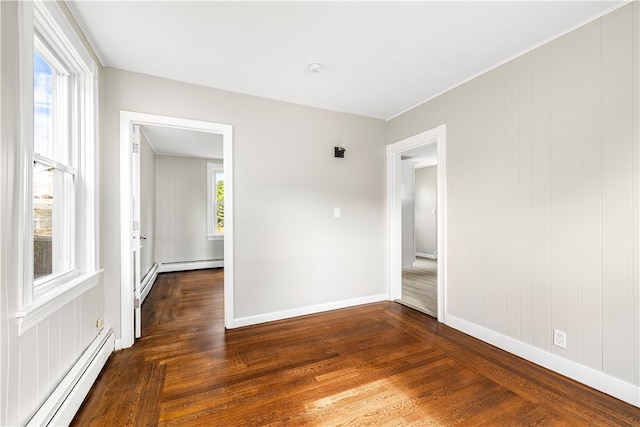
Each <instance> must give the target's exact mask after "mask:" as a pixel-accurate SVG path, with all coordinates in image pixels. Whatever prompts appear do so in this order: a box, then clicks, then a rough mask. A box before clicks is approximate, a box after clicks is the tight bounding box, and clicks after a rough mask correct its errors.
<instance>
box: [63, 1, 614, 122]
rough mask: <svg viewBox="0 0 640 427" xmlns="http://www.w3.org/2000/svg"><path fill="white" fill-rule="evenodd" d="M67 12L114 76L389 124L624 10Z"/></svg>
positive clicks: (309, 6) (176, 5)
mask: <svg viewBox="0 0 640 427" xmlns="http://www.w3.org/2000/svg"><path fill="white" fill-rule="evenodd" d="M67 3H68V4H69V6H70V8H71V10H72V12H73V14H74V15H75V16H76V18H77V20H78V21H79V23H80V26H81V28H82V29H83V31H84V32H85V35H86V36H87V38H88V40H89V41H90V43H91V44H92V46H93V47H94V50H95V51H96V53H97V55H98V57H99V59H100V61H101V62H102V65H104V66H109V67H116V68H120V69H124V70H130V71H135V72H139V73H144V74H150V75H155V76H160V77H165V78H169V79H175V80H181V81H185V82H190V83H195V84H199V85H204V86H209V87H214V88H219V89H224V90H229V91H234V92H239V93H245V94H250V95H256V96H261V97H266V98H272V99H278V100H283V101H288V102H293V103H297V104H302V105H309V106H314V107H320V108H324V109H329V110H334V111H340V112H347V113H353V114H358V115H363V116H368V117H375V118H380V119H385V120H386V119H390V118H392V117H394V116H396V115H398V114H400V113H402V112H404V111H406V110H408V109H411V108H412V107H415V106H417V105H419V104H421V103H423V102H425V101H427V100H429V99H431V98H433V97H434V96H436V95H438V94H440V93H442V92H444V91H446V90H448V89H451V88H452V87H455V86H456V85H458V84H460V83H462V82H464V81H467V80H469V79H470V78H472V77H474V76H476V75H478V74H480V73H482V72H484V71H486V70H488V69H490V68H492V67H494V66H496V65H497V64H500V63H503V62H504V61H506V60H507V59H509V58H513V57H514V56H516V55H518V54H520V53H523V52H525V51H527V50H529V49H531V48H532V47H534V46H536V45H539V44H540V43H542V42H544V41H547V40H549V39H550V38H553V37H555V36H557V35H558V34H561V33H563V32H565V31H566V30H567V29H570V28H574V27H575V26H577V25H579V24H582V23H584V22H586V21H588V20H590V19H592V18H593V17H595V16H599V15H601V14H602V13H603V12H604V11H607V10H610V9H611V8H614V7H617V6H619V5H620V4H621V3H625V2H624V1H622V2H620V1H549V2H542V1H497V2H485V1H470V2H461V1H446V2H445V1H440V2H438V1H424V2H418V1H411V2H364V1H355V2H308V1H298V2H294V1H287V2H267V1H259V2H244V1H236V2H218V1H197V2H186V1H140V2H138V1H126V2H125V1H113V0H111V1H73V0H67ZM314 61H317V62H320V63H322V64H323V69H322V71H320V72H319V73H314V72H312V71H309V70H308V69H307V66H308V65H309V64H310V63H311V62H314Z"/></svg>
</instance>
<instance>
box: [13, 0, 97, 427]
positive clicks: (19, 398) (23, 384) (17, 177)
mask: <svg viewBox="0 0 640 427" xmlns="http://www.w3.org/2000/svg"><path fill="white" fill-rule="evenodd" d="M30 7H31V5H30V3H28V2H24V3H22V2H0V22H2V25H0V40H1V41H2V43H1V44H0V45H1V46H2V49H1V51H0V93H1V94H2V96H1V97H0V130H1V132H0V138H1V141H0V196H1V198H2V203H0V236H2V238H0V272H1V274H0V313H1V316H0V379H1V384H2V387H0V425H2V426H17V425H24V424H26V423H27V422H28V420H29V419H30V418H31V417H32V416H33V414H34V413H35V412H36V410H37V409H38V407H39V406H40V405H41V404H42V403H43V402H44V400H45V399H46V398H47V397H48V396H49V394H50V393H51V391H52V390H53V389H54V388H55V387H56V385H57V384H58V383H59V382H60V380H61V379H62V378H63V377H64V375H65V374H66V373H67V372H68V371H69V369H70V368H71V367H72V366H73V364H74V363H75V362H76V360H77V359H78V358H79V357H80V356H81V355H82V353H83V352H84V350H85V349H86V348H87V347H88V346H89V344H90V343H91V341H92V340H93V339H94V338H95V337H96V335H97V333H98V331H99V330H98V328H96V320H97V319H99V318H103V317H104V287H103V284H102V282H100V284H98V285H97V286H95V287H94V288H92V289H91V290H89V291H87V292H85V293H84V294H82V295H81V296H79V297H77V298H76V299H74V300H73V301H71V302H69V303H68V304H66V305H65V306H63V307H61V308H59V309H58V310H56V311H54V312H53V313H52V314H51V315H49V316H48V317H46V318H45V319H44V320H42V321H40V322H39V323H38V324H37V325H35V326H33V327H31V328H30V329H28V330H27V331H24V332H23V333H22V335H18V324H17V319H16V317H15V313H16V311H17V310H18V308H19V307H18V304H19V301H20V293H21V292H22V289H23V284H24V280H25V277H24V269H23V263H24V257H23V256H22V253H24V252H23V251H24V248H25V245H29V244H30V243H29V242H27V241H25V239H24V236H23V233H21V232H20V230H21V229H22V227H23V226H24V221H25V218H26V215H25V213H24V209H23V206H24V197H25V196H24V195H25V194H26V193H25V191H24V185H25V182H24V180H23V178H22V177H23V176H24V175H23V169H22V168H23V167H24V165H25V164H26V162H21V161H20V153H21V147H20V144H21V143H22V138H20V134H21V129H20V119H19V112H20V96H21V95H20V88H19V85H18V84H17V82H18V81H19V80H20V77H19V72H20V69H19V60H18V58H19V56H18V40H19V36H18V23H19V22H20V18H19V13H18V10H19V8H24V9H25V10H28V8H30ZM61 9H62V11H63V13H66V14H67V16H68V17H69V18H70V16H71V15H70V14H69V13H68V11H67V10H66V6H65V5H64V4H61ZM88 49H90V48H88Z"/></svg>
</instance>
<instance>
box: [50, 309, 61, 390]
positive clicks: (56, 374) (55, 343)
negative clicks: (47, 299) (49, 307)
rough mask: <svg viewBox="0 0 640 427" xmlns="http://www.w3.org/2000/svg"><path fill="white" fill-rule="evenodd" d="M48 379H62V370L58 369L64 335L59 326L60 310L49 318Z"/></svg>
mask: <svg viewBox="0 0 640 427" xmlns="http://www.w3.org/2000/svg"><path fill="white" fill-rule="evenodd" d="M48 322H49V336H48V341H49V342H48V347H49V360H48V363H49V377H50V378H52V379H54V378H62V374H63V372H62V370H61V368H60V348H61V347H62V343H63V342H64V333H63V331H62V329H61V326H60V310H58V311H56V312H55V313H53V314H52V315H51V316H49V319H48Z"/></svg>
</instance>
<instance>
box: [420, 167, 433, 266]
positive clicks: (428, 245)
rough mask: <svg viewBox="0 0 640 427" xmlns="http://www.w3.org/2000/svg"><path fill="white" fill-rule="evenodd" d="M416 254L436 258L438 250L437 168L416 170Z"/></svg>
mask: <svg viewBox="0 0 640 427" xmlns="http://www.w3.org/2000/svg"><path fill="white" fill-rule="evenodd" d="M415 177H416V180H415V181H416V190H415V194H416V196H415V210H416V215H415V222H416V253H417V254H423V255H430V256H435V253H436V251H437V250H438V245H437V244H438V239H437V221H436V219H437V216H436V214H435V213H436V192H437V188H438V187H437V185H438V182H437V178H438V168H437V166H429V167H426V168H420V169H416V175H415Z"/></svg>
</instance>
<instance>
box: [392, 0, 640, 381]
mask: <svg viewBox="0 0 640 427" xmlns="http://www.w3.org/2000/svg"><path fill="white" fill-rule="evenodd" d="M639 25H640V4H639V3H637V2H633V3H632V4H629V5H625V6H623V7H621V8H619V9H616V10H615V11H613V12H611V13H609V14H607V15H605V16H603V17H602V18H600V19H597V20H595V21H594V22H591V23H589V24H587V25H585V26H583V27H581V28H579V29H577V30H575V31H572V32H570V33H568V34H566V35H565V36H563V37H561V38H559V39H556V40H553V41H552V42H550V43H548V44H545V45H543V46H541V47H539V48H537V49H535V50H533V51H531V52H530V53H527V54H525V55H523V56H521V57H519V58H517V59H515V60H513V61H511V62H509V63H507V64H505V65H502V66H500V67H498V68H496V69H495V70H493V71H491V72H489V73H486V74H484V75H481V76H479V77H478V78H475V79H473V80H471V81H469V82H467V83H465V84H463V85H462V86H460V87H458V88H457V89H455V92H456V93H466V97H458V96H453V95H452V94H453V92H450V93H447V94H445V95H443V96H441V97H439V98H438V103H436V102H428V103H427V104H425V105H422V106H420V107H419V108H416V109H415V110H412V111H411V112H409V113H408V114H406V115H402V116H400V117H399V118H398V120H396V119H393V120H390V121H389V122H388V126H387V127H388V133H389V135H398V134H399V135H402V134H406V132H407V129H409V130H413V129H422V130H426V129H429V128H430V127H429V126H430V125H431V123H430V120H431V118H432V117H436V116H437V117H440V116H441V115H443V114H444V115H445V117H444V119H445V122H447V132H448V138H447V142H448V145H449V146H450V147H452V148H451V149H450V155H449V156H448V157H447V174H448V179H449V181H450V182H451V183H452V187H449V188H448V190H449V192H456V194H454V195H453V196H452V203H451V204H450V205H449V218H448V219H450V221H452V222H454V223H455V224H456V227H455V230H454V232H453V233H452V234H453V235H450V236H449V237H450V239H452V238H455V239H457V240H456V244H458V245H463V246H464V248H463V247H460V246H458V247H456V251H451V252H447V256H448V258H447V259H448V263H449V268H450V270H451V271H455V272H456V273H455V274H456V291H455V292H451V293H450V294H448V297H449V298H450V299H454V298H457V299H458V301H448V303H449V304H450V307H451V308H452V309H455V310H456V311H455V312H453V311H449V312H448V313H451V314H455V315H458V316H461V317H463V318H464V319H465V320H467V321H469V322H473V323H474V324H476V325H482V326H485V327H487V328H489V329H491V330H493V331H496V332H499V333H505V334H506V335H508V336H510V337H513V338H516V339H518V340H520V341H521V342H524V343H527V344H531V345H533V346H535V347H538V348H540V349H542V350H544V351H547V352H550V353H554V354H556V355H558V356H561V357H563V358H567V359H569V360H572V361H575V362H577V363H579V364H582V365H584V366H586V367H589V368H593V369H595V370H597V371H601V372H603V373H604V374H605V375H608V376H610V377H615V378H618V379H621V380H622V381H625V382H628V383H632V384H635V385H638V383H640V357H639V355H640V322H639V321H638V319H640V287H639V283H638V281H639V280H640V278H639V276H640V271H639V268H640V255H639V251H640V216H639V213H640V171H639V170H638V168H639V164H640V141H639V138H640V130H639V126H640V119H639V117H638V116H639V114H640V105H639V103H640V94H639V90H640V30H639V28H638V26H639ZM442 99H447V105H446V109H442V106H441V105H440V104H439V103H440V102H441V100H442ZM501 100H502V101H501ZM501 102H503V103H504V104H501ZM456 103H461V104H462V105H461V106H460V108H457V107H456V105H455V104H456ZM463 109H464V110H466V112H465V113H464V114H462V115H461V117H462V118H461V119H458V118H456V115H457V112H458V111H462V110H463ZM427 116H428V117H427ZM461 122H462V123H461ZM458 127H460V129H458ZM461 129H463V130H461ZM462 135H464V136H462ZM463 138H464V141H461V139H463ZM501 138H503V139H501ZM512 143H513V144H514V145H512ZM457 150H459V151H457ZM460 182H464V186H465V187H464V190H463V189H462V186H461V184H460ZM458 197H461V198H464V200H459V199H458ZM498 206H499V207H498ZM499 212H502V214H500V213H499ZM463 218H465V219H466V224H467V228H466V230H465V235H464V238H462V233H461V231H460V230H459V227H458V225H459V223H461V222H462V221H463ZM500 221H502V222H503V223H504V228H503V231H500V230H499V228H500V227H499V225H498V223H499V222H500ZM452 228H453V227H452ZM501 233H502V234H501ZM489 240H492V241H489ZM461 242H464V243H461ZM454 247H455V246H454ZM461 251H465V253H466V255H467V257H466V259H464V260H463V257H459V256H458V255H459V253H461ZM499 251H503V259H504V263H503V264H501V263H499V262H497V259H496V258H495V256H494V255H495V252H499ZM500 269H503V274H504V276H503V277H500V273H498V271H499V270H500ZM448 272H449V270H448ZM463 272H464V273H463ZM501 286H504V288H503V290H504V294H503V295H501V291H500V289H501ZM499 298H504V300H503V301H502V302H499V303H498V304H497V301H499ZM463 301H464V306H465V307H466V310H464V309H462V306H461V304H462V302H463ZM500 305H502V306H500ZM465 313H466V314H465ZM501 316H504V319H505V321H506V328H505V327H504V326H503V325H502V323H501V321H500V318H501ZM554 328H555V329H560V330H563V331H565V332H566V333H567V346H568V347H567V349H566V350H561V349H559V348H558V347H555V346H553V345H552V344H553V339H552V338H553V329H554Z"/></svg>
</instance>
